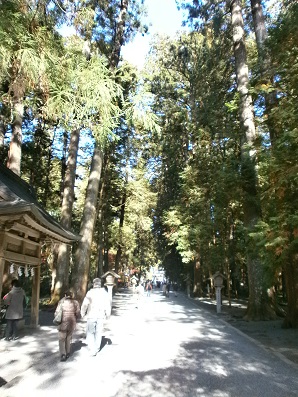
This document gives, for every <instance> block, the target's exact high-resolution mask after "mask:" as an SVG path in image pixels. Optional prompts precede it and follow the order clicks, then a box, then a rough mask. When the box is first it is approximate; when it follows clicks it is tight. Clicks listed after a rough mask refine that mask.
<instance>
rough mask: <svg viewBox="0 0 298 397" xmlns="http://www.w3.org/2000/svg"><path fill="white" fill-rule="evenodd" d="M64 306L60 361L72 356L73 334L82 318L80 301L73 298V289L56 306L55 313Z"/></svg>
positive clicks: (60, 334)
mask: <svg viewBox="0 0 298 397" xmlns="http://www.w3.org/2000/svg"><path fill="white" fill-rule="evenodd" d="M61 307H62V322H61V324H60V325H58V338H59V352H60V361H66V360H67V359H68V358H69V356H70V345H71V339H72V334H73V332H74V330H75V329H76V324H77V320H78V319H79V318H80V305H79V302H78V301H76V300H75V299H73V295H72V292H71V291H66V293H65V297H64V298H62V299H61V300H60V301H59V303H58V305H57V308H56V311H55V315H56V314H57V313H58V311H59V310H60V308H61Z"/></svg>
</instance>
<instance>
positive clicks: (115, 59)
mask: <svg viewBox="0 0 298 397" xmlns="http://www.w3.org/2000/svg"><path fill="white" fill-rule="evenodd" d="M128 2H129V0H121V1H120V13H119V17H118V21H117V25H116V31H115V38H114V46H113V50H112V53H111V58H110V67H111V68H115V67H116V66H117V65H118V63H119V58H120V51H121V47H122V45H123V43H124V28H125V22H126V15H127V8H128Z"/></svg>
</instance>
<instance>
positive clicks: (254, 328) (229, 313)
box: [198, 298, 298, 369]
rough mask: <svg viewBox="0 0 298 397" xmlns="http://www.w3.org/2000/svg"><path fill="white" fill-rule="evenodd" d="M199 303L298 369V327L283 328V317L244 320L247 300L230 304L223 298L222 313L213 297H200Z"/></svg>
mask: <svg viewBox="0 0 298 397" xmlns="http://www.w3.org/2000/svg"><path fill="white" fill-rule="evenodd" d="M198 301H199V302H198V304H199V305H203V307H204V308H205V309H207V310H210V311H211V312H213V313H214V314H216V315H218V316H220V317H221V318H222V319H223V320H224V321H226V322H228V323H229V324H230V325H232V326H233V327H235V328H237V329H238V330H239V331H241V332H243V333H244V334H246V335H247V336H248V337H250V338H252V339H254V340H255V341H257V342H260V343H261V344H262V345H263V346H265V348H267V349H269V350H271V351H273V352H274V353H275V354H277V355H282V356H283V357H282V358H285V359H287V360H290V361H291V362H292V363H295V364H296V365H297V369H298V329H292V328H290V329H285V328H282V323H283V318H279V319H277V320H270V321H244V320H243V316H244V314H245V311H246V302H245V301H240V300H239V301H237V300H235V301H233V302H232V305H231V306H229V303H228V301H225V300H223V304H222V307H221V313H218V314H217V313H216V312H217V310H216V301H215V300H211V299H200V298H199V299H198Z"/></svg>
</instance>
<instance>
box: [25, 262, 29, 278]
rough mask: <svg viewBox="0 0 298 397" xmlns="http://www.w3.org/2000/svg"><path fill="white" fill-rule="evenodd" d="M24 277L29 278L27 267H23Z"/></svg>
mask: <svg viewBox="0 0 298 397" xmlns="http://www.w3.org/2000/svg"><path fill="white" fill-rule="evenodd" d="M25 277H29V272H28V266H27V265H26V266H25Z"/></svg>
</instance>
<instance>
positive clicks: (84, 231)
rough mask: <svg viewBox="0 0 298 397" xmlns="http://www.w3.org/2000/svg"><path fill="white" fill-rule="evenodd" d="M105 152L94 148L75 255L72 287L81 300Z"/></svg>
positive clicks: (87, 269)
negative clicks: (79, 237)
mask: <svg viewBox="0 0 298 397" xmlns="http://www.w3.org/2000/svg"><path fill="white" fill-rule="evenodd" d="M102 161H103V154H102V151H101V149H100V147H99V146H98V144H97V146H96V147H95V149H94V153H93V157H92V163H91V169H90V175H89V180H88V186H87V191H86V199H85V205H84V211H83V218H82V222H81V230H80V235H81V240H80V241H79V243H78V246H77V249H76V251H75V255H74V269H73V273H72V287H73V289H74V293H75V296H76V299H78V300H79V301H80V302H82V300H83V299H84V297H85V294H86V290H87V283H88V276H89V267H90V253H91V244H92V240H93V231H94V226H95V220H96V204H97V197H98V190H99V181H100V176H101V171H102Z"/></svg>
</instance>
